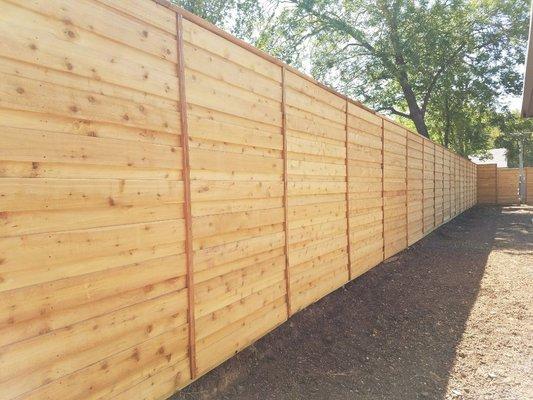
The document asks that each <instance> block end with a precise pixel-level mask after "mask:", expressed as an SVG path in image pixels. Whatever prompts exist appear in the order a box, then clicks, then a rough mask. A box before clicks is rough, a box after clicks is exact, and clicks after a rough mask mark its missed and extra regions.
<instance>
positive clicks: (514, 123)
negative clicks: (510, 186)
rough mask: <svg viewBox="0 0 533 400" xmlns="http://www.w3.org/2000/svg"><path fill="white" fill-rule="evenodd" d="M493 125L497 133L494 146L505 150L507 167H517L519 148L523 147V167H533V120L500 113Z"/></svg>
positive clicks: (517, 115) (513, 114)
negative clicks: (497, 130) (497, 128)
mask: <svg viewBox="0 0 533 400" xmlns="http://www.w3.org/2000/svg"><path fill="white" fill-rule="evenodd" d="M495 125H496V126H498V127H499V132H498V133H497V135H496V137H495V139H494V146H495V147H497V148H502V147H503V148H504V149H506V150H507V165H508V166H509V167H518V153H519V148H520V146H523V156H524V165H525V166H527V167H533V119H523V118H521V117H520V115H519V114H518V113H505V114H503V113H502V114H500V115H499V116H498V117H497V119H496V121H495Z"/></svg>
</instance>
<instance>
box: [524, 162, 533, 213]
mask: <svg viewBox="0 0 533 400" xmlns="http://www.w3.org/2000/svg"><path fill="white" fill-rule="evenodd" d="M525 175H526V184H525V185H524V186H525V188H526V196H525V197H526V203H527V204H533V167H526V168H525Z"/></svg>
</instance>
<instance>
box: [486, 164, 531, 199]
mask: <svg viewBox="0 0 533 400" xmlns="http://www.w3.org/2000/svg"><path fill="white" fill-rule="evenodd" d="M524 178H525V196H524V201H525V203H527V204H533V167H526V168H524ZM519 182H520V170H519V169H518V168H498V167H497V165H496V164H485V165H478V166H477V202H478V203H479V204H520V196H519Z"/></svg>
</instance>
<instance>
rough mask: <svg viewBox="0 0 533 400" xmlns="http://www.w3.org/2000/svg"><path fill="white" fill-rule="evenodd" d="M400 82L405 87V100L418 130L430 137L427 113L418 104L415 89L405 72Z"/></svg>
mask: <svg viewBox="0 0 533 400" xmlns="http://www.w3.org/2000/svg"><path fill="white" fill-rule="evenodd" d="M400 84H401V86H402V89H403V95H404V97H405V100H406V101H407V106H408V107H409V114H410V118H411V120H412V121H413V123H414V124H415V127H416V130H417V131H418V133H420V134H421V135H422V136H425V137H427V138H428V139H429V131H428V127H427V125H426V120H425V113H424V112H423V111H422V109H421V108H420V107H419V106H418V103H417V101H416V96H415V94H414V92H413V89H412V88H411V85H409V83H408V82H407V77H406V76H403V74H401V75H400Z"/></svg>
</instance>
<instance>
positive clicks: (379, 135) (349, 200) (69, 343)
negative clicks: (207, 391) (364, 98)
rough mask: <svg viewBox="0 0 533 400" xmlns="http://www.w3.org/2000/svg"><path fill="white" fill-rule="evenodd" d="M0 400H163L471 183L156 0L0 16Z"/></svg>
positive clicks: (25, 9)
mask: <svg viewBox="0 0 533 400" xmlns="http://www.w3.org/2000/svg"><path fill="white" fill-rule="evenodd" d="M0 1H1V8H2V12H1V13H0V74H1V80H0V82H1V84H0V88H1V96H0V125H1V126H2V129H1V130H0V137H1V143H2V146H0V211H1V212H0V229H1V230H0V264H1V265H0V371H1V372H0V393H1V394H2V398H3V399H19V400H21V399H40V400H41V399H97V398H98V399H137V398H142V399H163V398H165V397H166V396H168V395H170V394H171V393H173V392H175V391H176V390H178V389H179V388H181V387H183V386H185V385H187V384H188V383H190V382H191V380H194V379H196V378H197V377H199V376H200V375H202V374H205V373H206V372H207V371H209V370H210V369H212V368H214V367H215V366H217V365H219V364H220V363H221V362H223V361H224V360H226V359H227V358H229V357H231V356H232V355H234V354H235V353H236V352H238V351H239V350H241V349H243V348H245V347H246V346H248V345H249V344H251V343H252V342H254V341H255V340H257V339H258V338H260V337H261V336H263V335H265V334H266V333H267V332H269V331H270V330H272V329H273V328H275V327H276V326H278V325H279V324H281V323H283V322H284V321H286V320H287V318H288V317H289V316H290V315H292V314H294V313H296V312H298V311H299V310H301V309H303V308H304V307H306V306H308V305H309V304H311V303H313V302H315V301H316V300H318V299H320V298H321V297H323V296H325V295H326V294H328V293H329V292H331V291H333V290H335V289H336V288H338V287H339V286H341V285H343V284H345V283H346V282H348V281H350V280H351V279H354V278H356V277H357V276H359V275H361V274H362V273H364V272H365V271H367V270H368V269H370V268H372V267H374V266H375V265H377V264H379V263H380V262H381V261H383V260H384V259H386V258H388V257H391V256H392V255H394V254H396V253H398V252H399V251H401V250H402V249H405V248H406V247H407V246H409V245H411V244H413V243H415V242H416V241H418V240H419V239H421V238H422V237H423V236H425V235H427V234H428V233H429V232H431V231H432V230H433V229H435V228H436V227H438V226H439V225H441V224H443V223H445V222H446V221H449V220H450V219H451V218H453V217H455V216H456V215H458V214H460V213H461V212H463V211H464V210H466V209H468V208H469V207H471V206H473V205H474V204H475V202H476V168H475V166H474V165H473V164H472V163H471V162H470V161H468V160H466V159H464V158H462V157H459V156H458V155H456V154H454V153H451V152H450V151H448V150H447V149H444V148H443V147H441V146H440V145H437V144H435V143H433V142H431V141H429V140H427V139H425V138H423V137H421V136H420V135H418V134H416V133H413V132H411V131H409V130H407V129H405V128H404V127H402V126H400V125H398V124H397V123H395V122H393V121H391V120H389V119H387V118H385V117H383V116H381V115H379V114H377V113H375V112H373V111H371V110H369V109H367V108H365V107H364V106H362V105H361V104H359V103H356V102H353V101H352V100H350V99H348V98H346V97H345V96H342V95H340V94H338V93H335V92H334V91H332V90H331V89H328V88H326V87H324V86H323V85H320V84H318V83H317V82H315V81H314V80H312V79H311V78H309V77H307V76H305V75H302V74H301V73H299V72H298V71H296V70H294V69H292V68H291V67H289V66H286V65H284V64H283V63H281V62H280V61H278V60H276V59H274V58H272V57H270V56H267V55H265V54H263V53H261V52H259V51H258V50H256V49H254V48H252V47H250V46H249V45H246V44H244V43H243V42H240V41H238V40H236V39H234V38H232V37H231V36H229V35H228V34H226V33H224V32H222V31H220V30H218V29H217V28H215V27H213V26H211V25H209V24H207V23H206V22H204V21H202V20H200V19H199V18H197V17H195V16H193V15H191V14H189V13H187V12H185V11H183V10H181V9H178V8H176V7H173V6H170V5H168V4H166V3H163V2H160V1H157V2H155V1H149V0H132V1H128V2H124V1H120V0H78V1H76V2H71V1H68V0H46V1H45V0H42V1H41V0H35V1H31V2H30V1H24V0H0Z"/></svg>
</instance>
